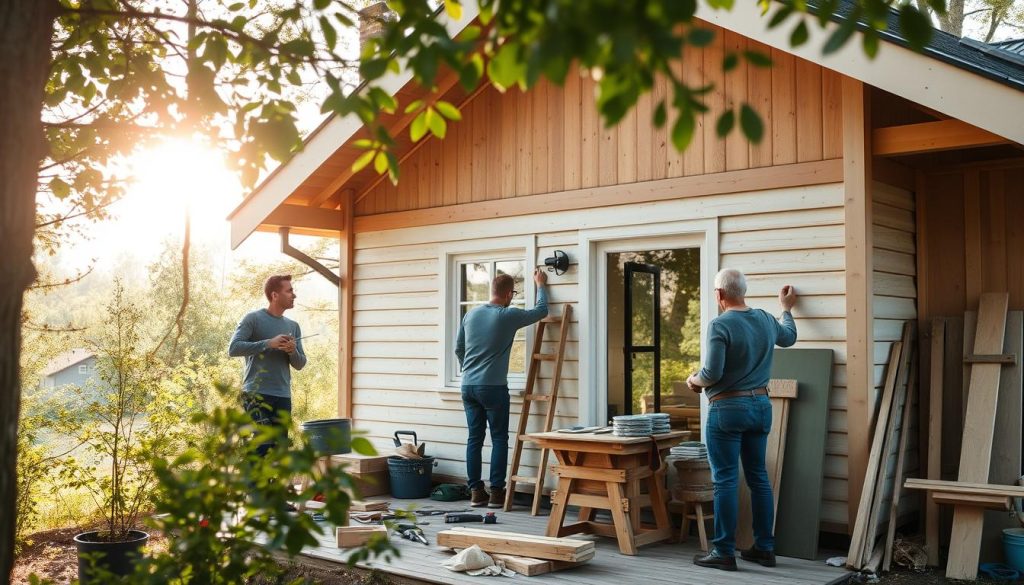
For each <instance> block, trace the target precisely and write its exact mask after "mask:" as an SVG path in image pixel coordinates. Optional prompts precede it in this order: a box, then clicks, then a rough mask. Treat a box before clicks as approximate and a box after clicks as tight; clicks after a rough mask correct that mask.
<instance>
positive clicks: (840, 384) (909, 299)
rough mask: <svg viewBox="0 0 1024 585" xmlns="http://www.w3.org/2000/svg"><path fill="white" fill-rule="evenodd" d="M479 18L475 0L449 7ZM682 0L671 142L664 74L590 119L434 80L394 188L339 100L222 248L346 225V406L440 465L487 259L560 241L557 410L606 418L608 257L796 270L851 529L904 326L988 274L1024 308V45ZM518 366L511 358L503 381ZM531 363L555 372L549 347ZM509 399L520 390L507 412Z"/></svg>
mask: <svg viewBox="0 0 1024 585" xmlns="http://www.w3.org/2000/svg"><path fill="white" fill-rule="evenodd" d="M470 4H471V3H470ZM475 15H476V12H475V9H474V8H473V7H471V6H469V5H467V6H466V7H465V10H464V14H463V19H462V20H461V21H449V20H445V22H446V26H448V27H449V29H450V30H453V31H454V30H458V29H460V28H461V27H463V26H465V25H466V24H467V23H468V22H470V21H471V20H472V19H473V18H474V17H475ZM698 16H699V17H700V18H701V19H702V20H703V21H704V22H705V23H706V25H707V26H708V27H711V28H713V29H714V30H715V31H716V32H717V33H718V34H716V36H715V41H714V43H713V44H711V45H710V46H708V47H706V48H704V49H703V50H687V52H686V53H685V55H684V56H683V58H682V59H681V60H680V61H679V62H678V63H677V64H676V66H677V67H678V73H679V74H680V75H682V76H683V78H684V79H686V80H688V81H689V82H690V83H691V84H697V85H700V84H703V83H714V84H715V89H714V91H713V92H712V93H711V94H710V95H709V96H708V105H709V106H710V111H709V112H708V113H707V114H706V115H704V116H703V117H702V118H699V119H698V125H697V131H696V136H695V139H694V141H693V143H692V144H691V146H690V148H689V149H688V150H687V151H686V152H683V153H679V152H676V151H675V150H674V149H673V147H672V146H671V142H670V140H669V138H668V136H667V129H666V128H661V129H658V128H655V127H654V126H653V125H652V124H651V122H650V118H651V112H652V104H653V103H656V101H657V100H659V99H660V98H662V97H664V96H665V95H666V91H667V88H666V85H665V84H664V83H659V84H657V86H656V87H655V89H654V92H653V94H651V95H645V96H644V97H642V98H641V100H640V103H639V105H638V106H637V107H636V109H635V110H634V111H632V112H631V113H630V114H629V115H628V116H627V117H626V119H624V120H623V121H622V123H621V124H619V125H618V126H617V127H615V128H611V129H606V128H604V127H603V126H602V124H601V122H600V120H599V119H598V115H597V112H596V109H595V107H594V105H593V99H592V95H593V91H594V82H593V81H592V80H591V79H588V78H587V77H585V76H579V75H570V76H569V79H568V81H567V82H566V84H565V86H564V87H557V86H554V85H552V84H549V83H546V82H541V83H540V84H539V85H538V86H537V87H536V88H535V89H533V90H531V91H530V92H529V93H525V94H524V93H520V92H519V91H510V92H508V93H505V94H502V93H499V92H498V91H497V90H495V89H494V88H493V87H491V86H489V85H486V84H485V85H482V86H480V87H479V88H477V89H476V90H474V91H472V92H466V91H464V90H463V89H462V88H461V87H460V86H458V85H457V84H456V80H455V78H454V76H452V75H450V74H449V75H442V76H441V77H440V79H439V81H438V86H439V87H440V91H441V93H442V94H443V96H444V98H443V99H445V100H447V101H449V102H451V103H453V104H457V106H458V107H459V109H460V110H461V111H462V116H463V120H462V121H461V122H459V123H456V124H453V125H452V126H451V127H450V128H449V131H448V136H447V138H446V139H445V140H443V141H441V140H436V139H434V138H426V139H423V140H421V141H420V142H418V143H415V144H413V143H411V142H410V140H409V138H408V131H407V126H408V125H409V123H410V122H411V119H412V116H410V115H401V114H396V115H393V116H390V117H387V118H386V119H385V120H384V123H385V124H387V125H388V127H389V128H390V129H391V131H392V133H393V134H394V135H395V136H397V137H398V142H399V145H398V154H399V157H400V160H401V181H400V182H399V184H398V185H397V186H393V185H392V184H391V183H390V182H389V181H388V180H386V179H383V178H382V177H380V176H378V175H377V174H376V173H374V172H373V171H372V170H363V171H361V172H358V173H353V172H352V170H351V165H352V162H353V161H354V160H355V158H356V157H357V156H358V155H359V154H360V152H361V151H360V150H358V149H356V148H355V147H354V146H353V142H354V141H355V140H357V139H358V138H359V137H360V136H361V133H362V132H363V131H364V130H363V129H362V128H361V124H360V122H359V121H358V119H357V118H356V117H354V116H351V117H347V118H339V117H335V118H331V119H329V120H327V121H325V122H324V124H323V125H322V126H320V127H319V128H318V129H317V130H316V131H315V132H313V133H312V134H311V135H310V136H309V137H308V139H307V141H306V145H305V149H304V150H303V151H301V152H299V153H298V154H296V155H295V156H294V158H293V159H291V160H290V161H289V162H287V163H285V164H283V165H282V166H281V167H280V168H279V169H277V170H276V171H275V172H274V173H273V174H271V175H270V176H269V177H268V178H267V179H266V181H265V182H264V183H263V184H262V185H261V186H260V187H259V188H258V189H257V190H256V191H255V192H254V193H253V194H252V195H251V196H250V197H249V198H247V199H246V200H245V201H244V202H243V203H242V204H241V205H240V206H239V207H238V208H237V209H236V210H235V211H234V212H233V213H232V215H231V218H230V221H231V237H232V244H233V245H234V246H237V245H238V244H239V243H241V242H242V241H244V240H245V238H246V237H247V236H249V234H251V233H252V232H253V231H256V230H260V231H278V230H279V229H280V228H289V230H290V232H291V233H299V234H314V235H325V236H330V237H338V238H340V241H341V254H342V262H341V275H340V276H341V284H340V292H339V295H340V296H339V300H340V324H341V325H340V327H341V342H340V346H339V348H338V359H339V365H340V367H339V371H340V374H339V376H340V377H339V405H340V407H339V410H340V413H339V414H340V415H341V416H350V417H352V418H353V419H354V421H355V423H354V424H355V427H356V428H357V429H361V430H363V431H366V432H367V433H368V434H369V436H370V437H371V438H372V440H373V441H374V442H375V443H376V444H377V445H378V447H380V448H382V449H386V448H387V447H388V445H389V444H390V437H391V435H392V433H393V432H394V431H395V430H397V429H399V428H413V429H415V430H416V431H417V432H418V433H419V436H420V438H421V439H423V440H425V441H427V442H428V443H429V445H430V446H429V449H430V450H431V452H432V453H433V454H434V455H436V456H438V457H439V458H440V461H441V463H440V466H439V467H438V469H437V470H436V471H435V473H437V474H439V475H441V476H448V477H449V478H450V479H452V480H454V481H459V480H460V479H461V478H462V475H463V473H464V466H463V460H464V452H465V419H464V414H463V411H462V405H461V398H460V393H459V388H458V366H457V362H456V360H455V356H454V353H453V351H452V348H453V343H454V337H455V334H454V331H455V327H457V323H458V321H459V319H460V318H461V314H462V312H463V311H464V310H465V308H466V307H470V306H472V304H473V303H474V302H478V301H479V300H480V297H479V294H480V291H479V288H478V287H479V282H481V281H484V280H485V278H484V276H493V275H494V274H495V272H496V271H499V270H500V271H506V272H514V273H517V274H518V273H525V274H526V275H528V274H529V272H530V270H532V268H533V267H535V266H540V267H543V266H544V260H545V258H547V257H550V256H552V255H553V254H554V251H555V250H562V251H564V252H566V253H567V254H568V256H569V258H570V264H571V266H570V269H569V270H568V271H567V272H566V273H565V274H562V275H560V276H556V275H554V274H551V275H550V281H549V282H550V297H551V302H552V310H553V312H554V313H555V314H558V313H559V312H560V311H561V310H562V307H563V306H564V304H565V303H573V304H574V317H573V321H574V322H573V324H572V327H571V329H570V332H569V345H568V347H567V351H566V354H567V358H566V362H565V366H564V371H563V378H564V380H563V384H562V387H561V389H560V395H561V398H560V400H559V403H558V417H557V419H556V423H555V424H556V425H557V426H569V425H575V424H584V425H591V424H603V423H604V422H605V421H606V420H607V419H606V417H607V415H608V414H609V413H610V412H612V411H613V410H614V409H613V408H611V407H614V406H619V407H621V408H625V407H626V404H624V402H623V400H622V396H621V390H620V389H619V387H620V384H619V382H618V380H619V379H620V378H621V377H622V375H623V374H622V370H623V368H622V365H621V358H620V357H617V356H621V353H622V350H621V346H622V343H623V341H622V339H621V338H622V332H621V326H620V322H621V318H620V317H618V316H617V315H619V314H621V311H622V310H623V307H622V303H623V301H622V297H621V294H620V293H619V292H617V291H622V288H623V282H622V280H621V279H622V277H621V273H620V272H619V270H618V269H617V268H616V265H615V263H616V262H619V263H620V265H621V261H622V260H623V258H627V257H628V258H647V259H649V258H650V257H651V256H650V255H649V254H648V255H646V256H645V255H643V254H642V253H645V252H651V251H666V250H668V251H680V250H681V251H686V252H685V253H686V254H690V256H689V258H690V260H689V261H690V262H691V265H692V266H696V267H697V268H698V269H699V271H698V272H697V273H695V274H690V275H689V276H688V278H691V279H694V278H695V279H696V281H695V282H696V283H697V285H698V287H699V290H700V291H703V292H705V293H709V291H710V290H711V289H712V288H713V287H712V284H711V283H712V278H713V276H714V274H715V273H716V272H717V271H718V270H719V269H721V268H725V267H735V268H739V269H742V270H743V271H744V272H745V273H746V274H747V275H748V279H749V288H750V290H749V297H748V301H749V302H750V304H751V305H753V306H755V307H762V308H765V309H768V310H770V311H773V312H777V311H778V308H777V307H778V306H777V300H776V294H777V291H778V289H779V288H780V287H781V286H782V285H784V284H792V285H794V286H795V287H796V289H797V291H798V292H799V294H800V301H799V304H798V305H797V307H796V309H795V311H794V313H795V316H796V318H797V326H798V329H799V338H800V339H799V342H798V345H797V347H808V348H830V349H832V350H833V352H834V357H835V363H834V367H833V377H832V379H833V387H832V389H831V394H830V397H829V400H830V412H829V419H828V437H827V450H826V459H825V463H824V468H823V471H822V472H823V475H824V477H825V483H824V496H823V502H822V522H821V527H822V529H823V530H826V531H833V532H838V533H847V532H848V531H849V530H851V529H852V524H853V522H852V519H853V518H854V517H855V514H856V507H857V502H858V501H859V493H860V490H861V485H862V483H863V477H864V473H865V468H866V466H867V459H868V450H869V442H870V432H869V431H870V428H869V427H870V422H871V416H872V407H873V404H874V401H875V396H876V391H877V389H878V387H879V385H880V384H881V383H882V378H883V369H884V364H885V363H886V361H887V359H888V355H889V348H890V345H891V344H892V343H893V342H894V341H895V340H897V339H898V338H899V336H900V332H901V329H902V327H903V324H904V323H905V322H906V321H912V320H918V319H928V318H930V317H932V316H935V315H944V314H960V313H963V311H964V310H966V309H967V308H971V307H976V305H977V300H978V296H979V294H980V293H981V292H982V291H989V290H1008V291H1010V295H1011V301H1010V306H1011V309H1018V310H1019V309H1022V308H1024V262H1022V261H1021V258H1024V152H1022V150H1021V148H1022V145H1024V60H1021V59H1020V57H1019V55H1013V54H1011V53H1010V52H1009V51H1003V50H1001V49H999V48H998V47H989V46H977V44H972V43H970V42H967V41H963V42H961V41H960V40H959V39H955V38H953V37H950V36H948V35H945V34H943V33H938V32H937V33H936V37H937V38H936V39H935V40H933V42H932V44H931V46H930V47H929V48H928V49H927V50H926V51H924V52H923V53H918V52H914V51H912V50H910V49H908V48H906V46H905V43H902V42H901V41H900V38H899V36H898V32H895V33H886V34H884V35H883V40H885V41H888V42H884V43H883V44H882V45H883V46H882V48H881V51H880V52H879V54H878V56H877V57H876V58H875V59H874V60H869V59H868V58H867V57H866V56H865V55H864V53H863V51H862V49H861V48H860V42H859V41H858V39H857V37H856V36H855V38H854V39H853V40H851V41H850V42H849V43H848V44H847V46H846V47H845V48H844V49H842V50H841V51H839V52H837V53H835V54H833V55H830V56H827V57H823V56H822V55H821V53H820V48H821V47H822V45H823V44H824V40H825V38H826V35H827V34H828V33H827V32H825V31H821V30H818V29H817V27H812V28H813V29H814V31H813V32H812V36H811V39H810V41H809V42H808V43H806V45H804V46H802V47H799V48H795V49H794V48H791V47H790V46H789V42H788V33H787V31H785V30H782V28H783V27H780V28H779V29H776V30H766V21H765V20H764V19H763V18H762V17H761V16H760V14H759V13H758V10H757V8H756V7H755V6H754V5H753V4H749V5H747V4H744V3H737V5H736V6H735V7H734V8H733V9H732V11H711V10H709V9H706V8H705V7H704V6H702V7H701V12H700V13H699V14H698ZM441 18H443V19H444V18H445V17H444V16H442V17H441ZM831 26H833V27H834V26H835V25H834V24H833V25H831ZM858 34H859V33H858ZM742 49H754V50H759V51H761V52H764V53H769V54H770V55H771V57H772V59H773V61H774V65H773V67H771V68H770V69H765V68H755V67H748V66H747V65H746V64H741V65H740V66H739V70H738V72H736V73H735V74H731V75H728V76H724V77H723V75H722V73H721V67H720V63H721V58H722V55H723V53H724V52H726V51H735V50H742ZM384 87H385V88H386V89H387V90H388V91H390V92H392V93H393V94H394V95H397V96H398V97H400V98H401V101H402V103H408V102H410V101H412V100H414V99H417V98H419V97H420V96H423V95H424V94H425V92H424V90H423V89H422V88H420V87H418V86H416V85H415V84H414V83H412V82H411V81H410V79H409V76H408V75H405V74H403V75H391V76H389V77H387V78H386V79H385V82H384ZM741 102H749V103H751V104H753V105H754V106H755V107H756V108H757V110H758V111H759V112H760V113H761V115H762V117H763V119H764V121H765V124H766V132H765V136H764V139H763V140H762V142H761V143H760V144H758V145H752V144H750V143H748V141H747V140H746V139H744V138H743V137H742V136H741V135H740V134H739V133H733V134H731V135H729V136H728V137H727V138H725V139H724V140H723V139H720V138H718V137H717V136H716V134H715V129H714V120H715V119H716V115H717V113H718V112H720V111H722V110H723V108H725V107H730V106H732V105H734V104H739V103H741ZM637 254H639V255H637ZM619 268H621V266H619ZM673 278H675V277H673ZM615 279H618V280H617V281H616V280H615ZM523 282H524V286H525V299H528V301H527V302H532V300H533V298H534V296H533V290H532V282H531V279H530V278H528V277H527V278H524V279H523ZM474 285H475V286H476V288H475V287H474ZM691 300H692V303H691V305H690V306H689V307H688V310H689V315H690V318H691V321H690V323H691V324H694V323H696V321H693V320H694V319H699V325H695V324H694V325H693V326H694V327H696V329H698V330H700V331H703V330H704V329H705V328H706V325H707V323H708V321H709V320H710V319H711V318H713V317H714V316H715V315H716V308H715V306H714V300H713V296H712V295H711V294H703V295H699V296H698V297H695V298H691ZM665 304H666V303H665V302H664V300H663V302H662V305H663V306H664V305H665ZM616 311H619V312H618V313H616ZM616 336H617V339H618V340H619V341H617V342H616V341H615V339H616ZM527 337H528V336H527ZM528 341H529V339H528V338H527V339H524V340H523V344H522V347H529V345H528V343H527V342H528ZM684 341H685V340H684ZM689 341H690V343H691V344H696V346H697V347H699V345H700V343H701V340H700V339H697V340H693V339H690V340H689ZM616 344H618V345H616ZM517 351H520V352H522V351H523V350H521V349H518V350H517ZM616 352H618V353H616ZM521 355H522V358H523V360H525V359H526V355H525V353H521ZM524 367H525V363H522V362H520V363H518V364H514V368H513V370H514V371H513V372H512V375H511V376H510V381H511V385H512V388H513V390H515V389H517V388H518V389H521V388H522V376H521V375H520V374H517V372H520V373H521V372H522V371H523V369H524ZM541 378H542V384H543V383H549V382H550V364H547V363H546V364H543V366H542V368H541ZM663 392H665V390H664V389H663ZM520 400H521V398H519V397H518V396H517V395H515V392H514V396H513V399H512V401H513V407H512V408H513V413H515V412H516V410H517V405H518V403H519V401H520ZM620 412H621V410H620ZM514 424H515V422H514V421H513V428H514ZM922 439H923V440H917V439H916V438H915V439H912V441H911V448H912V449H917V444H919V443H927V437H926V436H925V437H922ZM487 457H488V452H487V449H486V448H485V452H484V459H485V461H486V459H487ZM918 460H922V459H921V457H912V458H911V461H910V462H909V465H908V471H909V472H913V471H914V470H916V469H917V467H916V466H917V461H918ZM526 461H527V463H528V464H530V463H532V464H534V465H535V464H536V463H535V461H536V458H535V457H534V458H533V459H531V458H530V454H528V456H527V459H526ZM485 475H486V468H485Z"/></svg>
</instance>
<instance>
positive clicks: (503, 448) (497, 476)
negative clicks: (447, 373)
mask: <svg viewBox="0 0 1024 585" xmlns="http://www.w3.org/2000/svg"><path fill="white" fill-rule="evenodd" d="M462 407H463V408H465V409H466V426H468V427H469V438H468V439H467V440H466V475H467V476H468V477H467V481H466V483H467V484H468V485H469V488H470V489H476V488H481V487H483V486H484V482H483V481H481V480H480V473H481V471H480V469H481V467H482V465H481V462H480V459H481V453H482V451H483V447H484V434H485V433H486V431H487V427H490V429H491V489H501V488H503V487H505V468H506V467H507V465H508V408H509V397H508V386H506V385H502V386H474V385H466V386H463V387H462Z"/></svg>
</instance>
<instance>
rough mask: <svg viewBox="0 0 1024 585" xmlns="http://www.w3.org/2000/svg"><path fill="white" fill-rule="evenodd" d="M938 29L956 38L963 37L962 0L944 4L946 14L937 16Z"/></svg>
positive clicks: (951, 0) (952, 0)
mask: <svg viewBox="0 0 1024 585" xmlns="http://www.w3.org/2000/svg"><path fill="white" fill-rule="evenodd" d="M939 28H941V29H942V30H943V31H945V32H948V33H949V34H952V35H956V36H957V38H959V37H962V36H963V30H964V0H950V1H949V2H947V3H946V14H945V15H942V16H939Z"/></svg>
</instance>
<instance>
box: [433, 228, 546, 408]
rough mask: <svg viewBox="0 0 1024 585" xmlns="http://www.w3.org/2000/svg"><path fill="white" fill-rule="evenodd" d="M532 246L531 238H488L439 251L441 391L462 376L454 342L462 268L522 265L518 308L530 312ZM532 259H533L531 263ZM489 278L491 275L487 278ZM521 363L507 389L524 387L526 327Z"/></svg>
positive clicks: (456, 385)
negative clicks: (441, 276)
mask: <svg viewBox="0 0 1024 585" xmlns="http://www.w3.org/2000/svg"><path fill="white" fill-rule="evenodd" d="M536 256H537V251H536V244H535V241H534V238H533V237H511V238H492V239H489V240H479V241H471V242H454V243H449V244H447V245H446V246H444V247H443V249H442V250H441V265H442V266H444V271H445V274H444V275H443V278H442V279H441V286H440V288H441V290H440V291H439V293H440V305H441V307H443V311H444V315H443V319H444V321H443V323H442V333H443V335H444V343H442V344H441V347H442V351H443V352H444V353H443V355H442V356H441V358H440V360H439V364H440V369H439V372H438V377H439V382H440V385H441V386H443V387H445V388H459V387H460V386H461V385H462V376H461V374H460V372H459V360H458V358H457V357H456V356H455V341H456V338H457V337H458V334H459V326H460V324H461V320H462V310H461V309H462V306H463V304H464V301H463V300H462V298H461V295H462V286H461V285H462V283H461V278H462V266H463V265H465V264H470V263H474V262H476V263H489V264H490V265H491V270H493V269H494V264H495V263H496V262H504V261H517V260H518V261H522V262H523V272H524V275H523V277H524V278H523V290H522V291H520V292H521V294H522V298H523V304H522V305H519V306H520V308H523V309H530V308H532V307H533V306H534V304H535V294H534V293H535V285H534V282H533V278H532V274H533V269H534V267H535V266H536V261H535V258H536ZM531 259H534V260H531ZM491 278H492V279H493V276H491ZM524 342H525V352H524V353H525V356H524V358H525V361H524V364H523V365H524V367H523V373H522V374H509V376H508V386H509V389H510V390H522V389H524V388H525V387H526V373H527V372H529V368H530V347H532V342H533V328H532V327H527V328H526V335H525V338H524Z"/></svg>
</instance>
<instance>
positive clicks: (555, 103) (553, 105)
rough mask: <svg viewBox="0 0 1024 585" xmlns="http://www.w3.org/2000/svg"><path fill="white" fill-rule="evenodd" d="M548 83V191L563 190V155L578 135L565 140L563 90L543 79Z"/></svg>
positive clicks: (546, 125)
mask: <svg viewBox="0 0 1024 585" xmlns="http://www.w3.org/2000/svg"><path fill="white" fill-rule="evenodd" d="M544 83H547V84H548V93H547V98H548V112H547V114H548V118H547V123H546V124H545V128H547V134H548V192H551V193H557V192H559V191H565V157H566V150H567V149H568V148H571V147H570V146H569V145H572V146H576V145H577V144H578V142H579V135H576V136H573V137H572V139H571V142H566V141H565V135H564V132H565V131H564V128H563V127H564V125H565V117H564V116H563V115H562V114H563V111H564V109H565V106H564V104H565V91H564V90H563V89H562V88H561V87H559V86H557V85H555V84H553V83H549V82H548V81H547V80H544Z"/></svg>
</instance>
